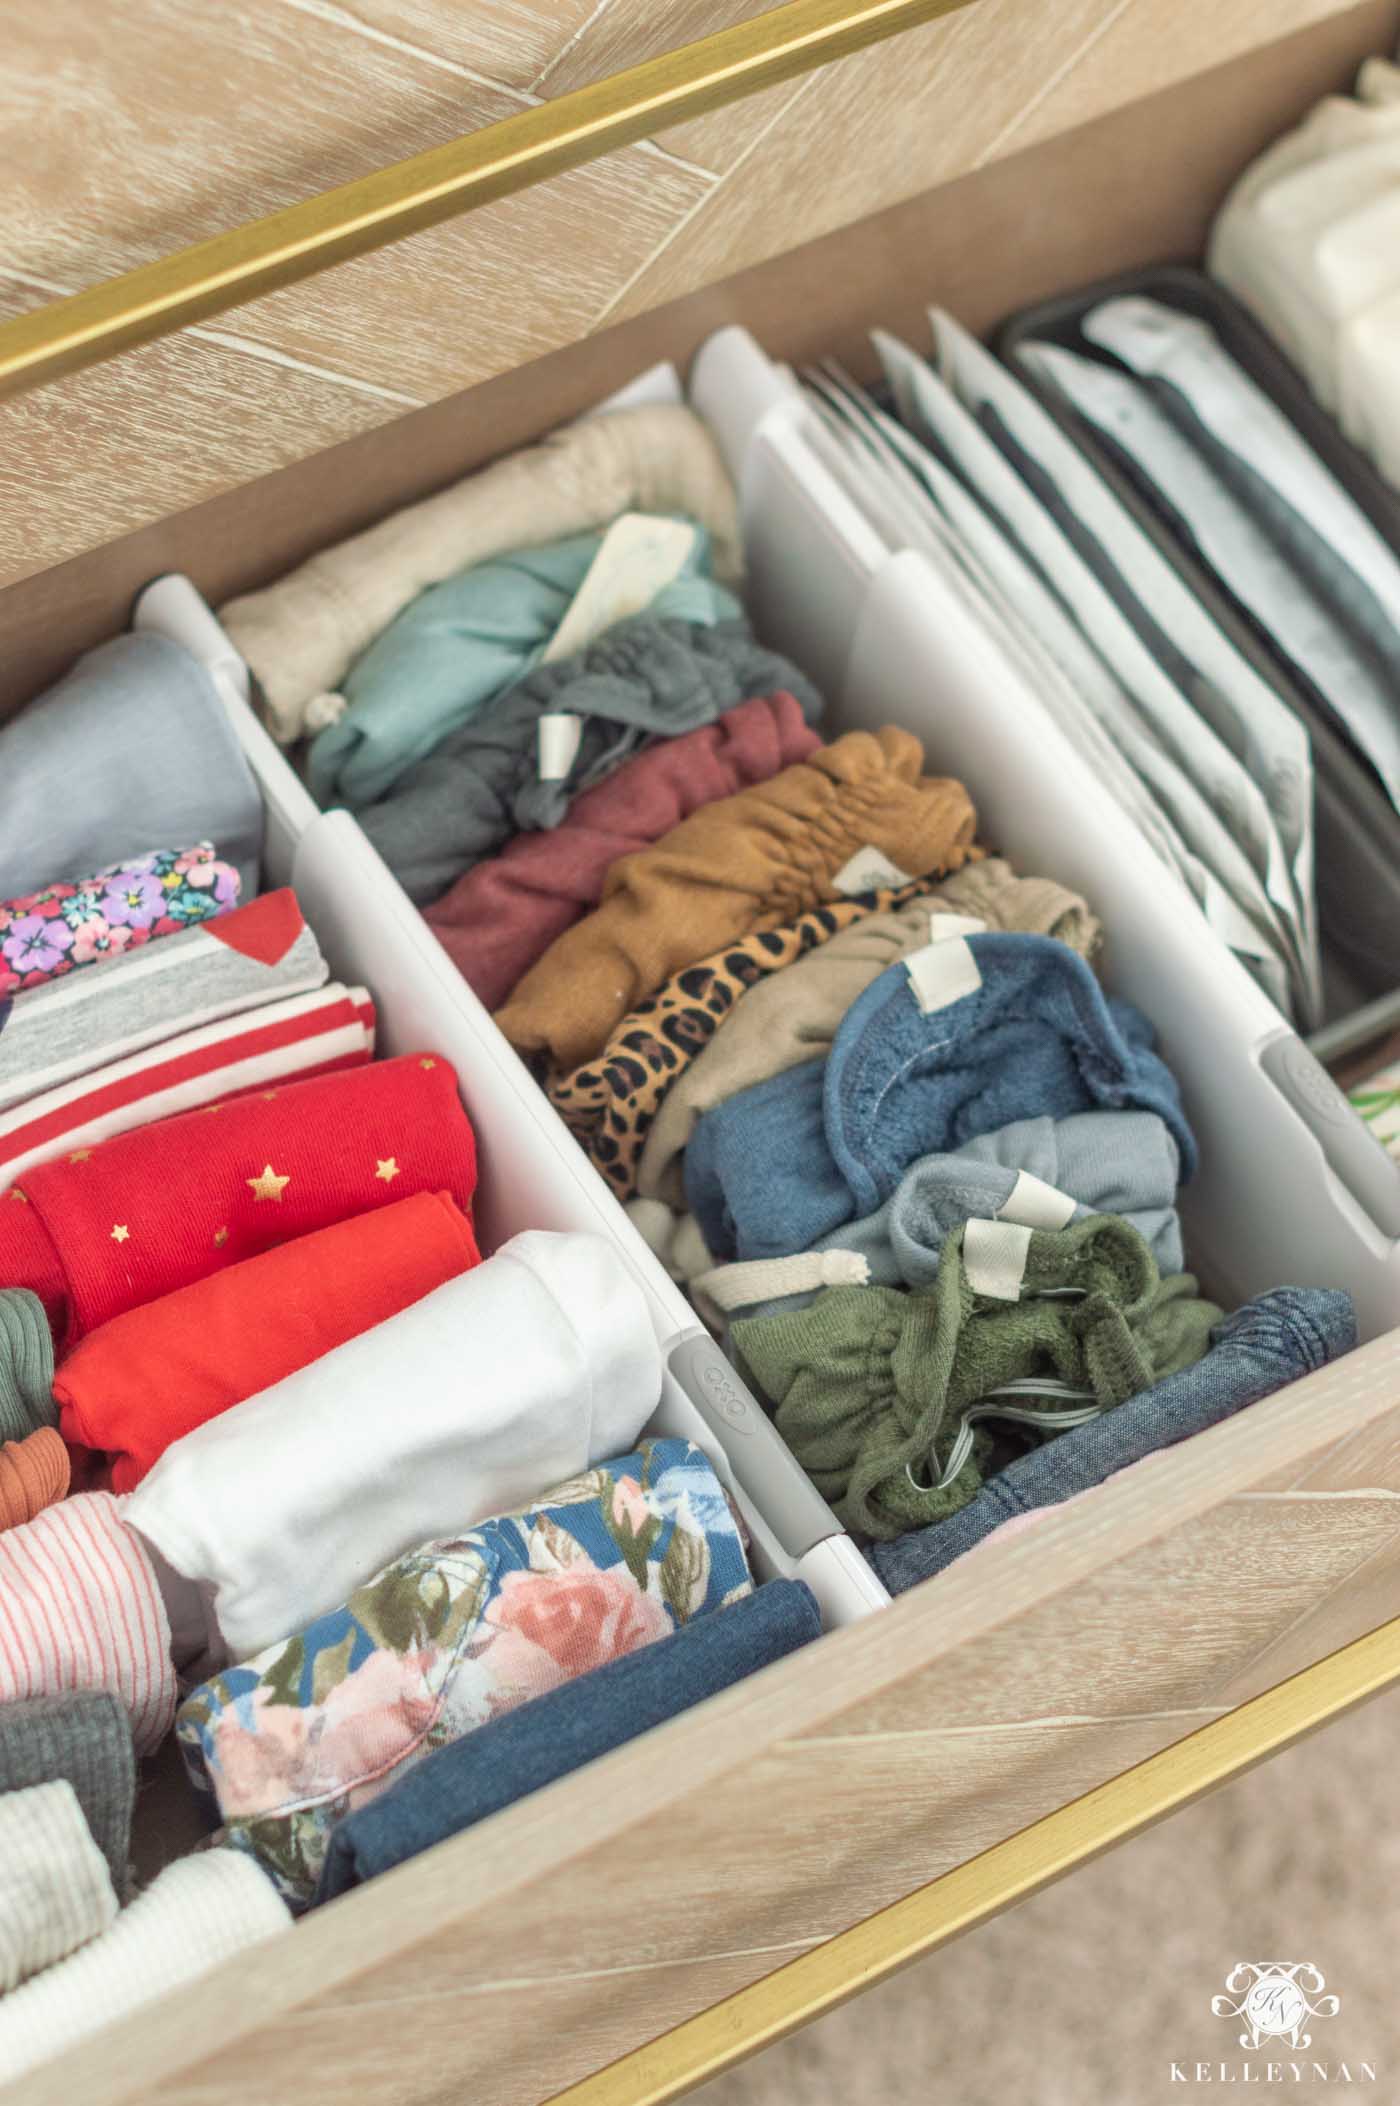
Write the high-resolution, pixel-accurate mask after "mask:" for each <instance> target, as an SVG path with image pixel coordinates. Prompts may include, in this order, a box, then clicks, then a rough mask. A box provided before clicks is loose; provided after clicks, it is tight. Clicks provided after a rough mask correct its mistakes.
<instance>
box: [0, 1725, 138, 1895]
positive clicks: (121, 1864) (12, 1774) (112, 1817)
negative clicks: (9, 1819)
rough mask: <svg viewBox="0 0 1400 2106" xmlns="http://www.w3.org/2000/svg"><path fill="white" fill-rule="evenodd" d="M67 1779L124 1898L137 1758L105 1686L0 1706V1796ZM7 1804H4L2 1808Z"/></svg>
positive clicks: (113, 1879)
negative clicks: (34, 1785)
mask: <svg viewBox="0 0 1400 2106" xmlns="http://www.w3.org/2000/svg"><path fill="white" fill-rule="evenodd" d="M56 1777H63V1778H66V1779H67V1781H68V1783H69V1784H71V1785H72V1787H73V1790H74V1791H75V1792H76V1793H77V1796H78V1804H79V1806H81V1808H82V1810H83V1818H84V1819H85V1820H86V1822H87V1825H88V1828H89V1829H90V1830H91V1833H92V1839H93V1841H94V1842H95V1843H96V1844H97V1847H98V1849H99V1850H100V1851H101V1852H102V1855H103V1856H104V1858H105V1859H106V1860H107V1869H108V1871H109V1872H110V1873H111V1875H112V1884H113V1885H114V1886H115V1888H116V1890H117V1894H118V1896H119V1897H122V1896H124V1895H125V1893H126V1889H127V1879H128V1869H127V1868H128V1864H129V1861H130V1857H131V1813H132V1808H133V1806H134V1805H135V1801H136V1756H135V1751H134V1750H133V1748H132V1745H131V1727H130V1726H129V1725H128V1723H127V1717H126V1712H125V1709H124V1708H123V1706H122V1704H121V1702H120V1700H119V1699H118V1698H117V1697H115V1696H113V1695H112V1694H111V1693H110V1691H108V1690H105V1689H78V1690H72V1691H70V1692H69V1694H68V1695H66V1696H42V1697H29V1698H27V1699H26V1700H25V1701H23V1702H20V1703H14V1702H11V1703H6V1704H0V1793H3V1792H19V1791H24V1790H26V1789H27V1787H28V1786H30V1785H32V1784H46V1783H49V1782H50V1781H51V1780H52V1779H54V1778H56ZM3 1803H4V1801H3V1800H0V1805H3Z"/></svg>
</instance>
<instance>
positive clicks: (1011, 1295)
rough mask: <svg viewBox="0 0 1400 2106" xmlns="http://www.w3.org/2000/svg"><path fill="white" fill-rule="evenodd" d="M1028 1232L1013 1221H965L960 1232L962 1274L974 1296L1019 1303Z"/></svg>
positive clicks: (1028, 1240)
mask: <svg viewBox="0 0 1400 2106" xmlns="http://www.w3.org/2000/svg"><path fill="white" fill-rule="evenodd" d="M1030 1246H1031V1231H1030V1230H1029V1229H1028V1228H1023V1227H1022V1226H1021V1225H1020V1224H1019V1223H1018V1222H1015V1221H969V1223H968V1224H967V1227H966V1229H965V1230H964V1231H963V1273H964V1276H965V1278H966V1280H967V1284H968V1286H969V1287H970V1288H971V1289H972V1291H973V1293H974V1294H984V1295H986V1296H987V1298H988V1299H989V1300H990V1301H997V1302H1019V1301H1020V1299H1021V1282H1022V1281H1023V1280H1024V1279H1025V1277H1026V1256H1027V1253H1028V1252H1029V1250H1030Z"/></svg>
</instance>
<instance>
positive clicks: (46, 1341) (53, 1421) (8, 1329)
mask: <svg viewBox="0 0 1400 2106" xmlns="http://www.w3.org/2000/svg"><path fill="white" fill-rule="evenodd" d="M57 1425H58V1406H57V1405H56V1404H55V1403H54V1400H53V1333H52V1331H51V1330H50V1329H49V1320H48V1317H47V1316H46V1314H45V1313H44V1305H43V1303H42V1302H41V1301H40V1299H39V1297H38V1295H37V1294H33V1293H31V1292H30V1290H29V1289H28V1288H27V1287H0V1440H5V1441H24V1440H27V1439H28V1438H29V1436H30V1434H31V1433H34V1432H36V1431H37V1430H38V1428H39V1427H41V1426H51V1427H57Z"/></svg>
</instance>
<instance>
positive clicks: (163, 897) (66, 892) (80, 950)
mask: <svg viewBox="0 0 1400 2106" xmlns="http://www.w3.org/2000/svg"><path fill="white" fill-rule="evenodd" d="M238 887H239V877H238V872H237V871H236V870H235V869H234V867H233V865H232V864H231V863H221V862H219V861H218V859H217V858H216V856H215V854H214V851H213V848H212V847H211V845H210V843H209V842H207V841H205V842H202V843H201V844H200V845H199V846H198V847H196V848H186V849H177V848H160V849H148V850H146V851H145V853H144V854H141V855H134V856H125V857H123V858H122V860H121V861H120V862H117V863H110V864H108V865H107V867H106V868H105V869H103V870H98V871H94V872H93V874H92V875H91V876H85V877H80V878H61V879H55V880H53V881H52V882H51V883H49V884H47V885H44V886H41V887H40V889H39V890H38V891H37V892H30V893H27V894H26V895H24V896H23V897H22V898H20V899H7V900H0V993H5V994H9V995H14V994H19V993H21V992H24V991H26V990H29V989H33V988H39V987H44V986H47V985H51V984H52V983H53V982H54V981H55V980H58V979H62V978H65V977H66V976H67V975H68V974H69V973H75V972H82V971H84V970H90V969H91V968H92V967H93V966H94V965H107V964H110V963H112V962H113V961H114V960H116V959H118V958H122V957H124V956H126V954H127V952H128V951H129V950H130V951H137V950H140V949H142V948H143V947H144V946H145V945H146V944H148V943H152V942H155V941H157V940H158V939H159V938H160V937H162V936H173V935H178V933H179V932H180V930H181V929H185V928H190V927H192V926H194V925H196V924H197V923H199V922H202V921H210V920H212V919H213V918H214V916H215V915H216V914H227V913H228V912H230V910H231V909H232V908H234V907H235V906H237V904H238Z"/></svg>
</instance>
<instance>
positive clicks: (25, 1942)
mask: <svg viewBox="0 0 1400 2106" xmlns="http://www.w3.org/2000/svg"><path fill="white" fill-rule="evenodd" d="M116 1914H117V1896H116V1891H115V1889H114V1888H113V1885H112V1875H111V1873H110V1872H109V1871H108V1869H107V1863H106V1860H105V1858H104V1857H103V1855H102V1852H101V1851H100V1850H99V1849H98V1847H97V1845H96V1843H95V1842H94V1841H93V1839H92V1837H91V1835H90V1834H89V1832H88V1825H87V1822H86V1821H85V1820H84V1819H83V1809H82V1807H81V1806H80V1805H79V1804H78V1798H77V1794H76V1792H75V1791H74V1790H73V1787H72V1785H71V1784H69V1783H68V1781H67V1779H66V1778H57V1779H55V1781H54V1782H53V1783H51V1784H35V1785H31V1786H30V1787H29V1789H28V1790H26V1791H19V1792H6V1793H4V1794H3V1796H0V1996H3V1995H4V1994H5V1993H6V1992H7V1991H9V1990H13V1989H17V1988H18V1987H19V1985H20V1983H21V1982H25V1981H28V1979H29V1977H30V1976H31V1975H33V1974H39V1973H41V1972H42V1970H43V1969H44V1968H45V1967H52V1966H53V1964H54V1962H55V1961H57V1960H66V1959H67V1957H68V1955H69V1953H71V1952H76V1951H77V1949H78V1947H79V1946H80V1945H86V1944H87V1942H88V1940H89V1939H90V1938H96V1937H98V1936H100V1935H101V1933H102V1932H103V1931H105V1930H106V1929H107V1928H108V1927H109V1925H111V1924H112V1923H113V1922H115V1920H116ZM8 2008H9V2006H8V2004H3V2005H0V2012H2V2011H5V2010H8ZM0 2067H3V2068H5V2074H6V2076H7V2077H8V2076H9V2075H10V2071H9V2068H8V2066H7V2065H4V2064H0Z"/></svg>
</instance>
